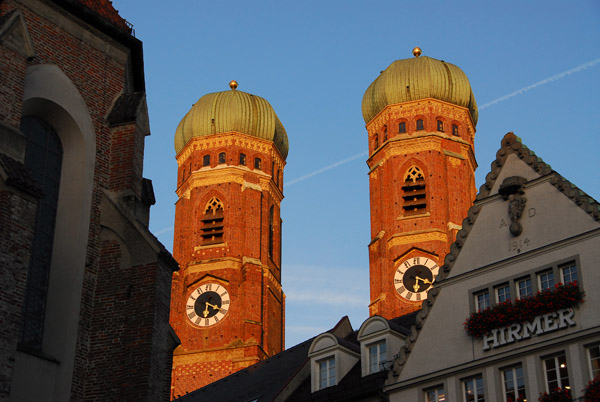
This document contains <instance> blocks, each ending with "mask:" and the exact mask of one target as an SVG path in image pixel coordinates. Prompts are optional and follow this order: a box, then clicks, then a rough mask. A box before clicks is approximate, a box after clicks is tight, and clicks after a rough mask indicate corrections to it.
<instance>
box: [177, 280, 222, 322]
mask: <svg viewBox="0 0 600 402" xmlns="http://www.w3.org/2000/svg"><path fill="white" fill-rule="evenodd" d="M229 303H230V300H229V293H228V292H227V289H225V288H224V287H223V286H222V285H219V284H218V283H203V284H202V285H200V286H198V287H197V288H196V289H195V290H194V291H193V292H192V294H190V297H188V300H187V303H186V305H185V313H186V315H187V317H188V319H189V320H190V322H191V323H192V324H194V325H197V326H199V327H208V326H210V325H215V324H216V323H218V322H219V321H221V320H222V319H223V318H225V316H226V315H227V310H229Z"/></svg>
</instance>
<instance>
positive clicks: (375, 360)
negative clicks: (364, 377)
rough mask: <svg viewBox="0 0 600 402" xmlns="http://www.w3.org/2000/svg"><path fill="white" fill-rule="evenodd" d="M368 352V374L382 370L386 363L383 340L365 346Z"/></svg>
mask: <svg viewBox="0 0 600 402" xmlns="http://www.w3.org/2000/svg"><path fill="white" fill-rule="evenodd" d="M367 349H368V352H369V374H372V373H377V372H379V371H381V370H384V369H385V368H386V367H385V366H386V363H387V352H386V343H385V340H383V341H380V342H377V343H374V344H371V345H369V346H367Z"/></svg>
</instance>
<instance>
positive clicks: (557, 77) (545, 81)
mask: <svg viewBox="0 0 600 402" xmlns="http://www.w3.org/2000/svg"><path fill="white" fill-rule="evenodd" d="M598 63H600V58H598V59H594V60H591V61H588V62H587V63H583V64H581V65H579V66H577V67H574V68H572V69H570V70H567V71H564V72H562V73H559V74H556V75H553V76H552V77H548V78H546V79H543V80H541V81H538V82H536V83H535V84H532V85H528V86H526V87H524V88H521V89H518V90H516V91H514V92H511V93H509V94H508V95H504V96H501V97H499V98H496V99H494V100H492V101H490V102H488V103H484V104H483V105H481V106H479V107H478V109H479V110H483V109H486V108H488V107H490V106H493V105H495V104H497V103H500V102H503V101H505V100H507V99H510V98H512V97H514V96H517V95H520V94H522V93H525V92H527V91H529V90H531V89H534V88H536V87H539V86H540V85H544V84H548V83H550V82H553V81H557V80H560V79H561V78H564V77H566V76H568V75H571V74H574V73H578V72H580V71H583V70H585V69H587V68H590V67H593V66H595V65H596V64H598ZM366 155H368V153H367V152H362V153H360V154H356V155H354V156H351V157H349V158H346V159H343V160H341V161H339V162H335V163H332V164H331V165H327V166H325V167H322V168H320V169H317V170H315V171H314V172H311V173H308V174H306V175H304V176H301V177H298V178H297V179H294V180H291V181H290V182H288V183H287V184H285V185H284V187H287V186H290V185H292V184H296V183H298V182H301V181H304V180H306V179H309V178H311V177H313V176H315V175H318V174H321V173H323V172H326V171H327V170H329V169H333V168H336V167H338V166H341V165H343V164H345V163H348V162H351V161H353V160H355V159H358V158H360V157H361V156H366Z"/></svg>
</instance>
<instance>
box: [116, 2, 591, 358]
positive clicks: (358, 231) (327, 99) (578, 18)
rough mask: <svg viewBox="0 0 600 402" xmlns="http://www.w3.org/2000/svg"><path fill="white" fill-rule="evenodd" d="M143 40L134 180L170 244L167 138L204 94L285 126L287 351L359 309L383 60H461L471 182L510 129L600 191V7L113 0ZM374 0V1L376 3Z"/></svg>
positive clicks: (358, 318) (171, 157)
mask: <svg viewBox="0 0 600 402" xmlns="http://www.w3.org/2000/svg"><path fill="white" fill-rule="evenodd" d="M113 3H114V6H115V7H116V8H117V9H118V10H119V12H120V14H121V15H122V16H123V17H124V18H126V19H127V20H128V21H130V22H131V23H133V25H134V29H135V33H136V36H137V37H138V38H139V39H141V40H142V41H143V43H144V58H145V74H146V90H147V99H148V107H149V112H150V127H151V131H152V135H151V136H150V137H148V138H147V139H146V154H145V166H144V176H145V177H147V178H150V179H152V181H153V184H154V191H155V195H156V199H157V204H156V205H155V206H154V207H153V208H152V210H151V224H150V228H151V230H152V231H153V233H155V234H156V235H157V236H158V237H159V239H160V240H161V241H162V242H163V244H165V245H166V246H167V248H169V249H171V247H172V243H173V231H172V226H173V220H174V203H175V201H176V196H175V184H176V183H175V182H176V171H177V164H176V161H175V150H174V146H173V135H174V133H175V129H176V127H177V124H178V123H179V121H180V120H181V118H182V117H183V116H184V115H185V113H187V111H188V110H189V109H190V108H191V106H192V104H193V103H195V102H196V101H197V100H198V99H199V98H200V97H201V96H203V95H205V94H207V93H210V92H217V91H224V90H228V89H229V88H228V83H229V81H230V80H233V79H234V80H237V81H238V83H239V90H241V91H245V92H249V93H252V94H255V95H259V96H261V97H263V98H265V99H267V100H268V101H269V102H270V103H271V105H272V106H273V108H274V109H275V111H276V113H277V115H278V116H279V118H280V120H281V121H282V123H283V125H284V126H285V128H286V130H287V133H288V137H289V141H290V152H289V156H288V159H287V166H286V168H285V182H286V183H287V184H286V186H285V190H284V194H285V199H284V201H283V203H282V217H283V287H284V291H285V293H286V295H287V301H286V303H287V305H286V307H287V308H286V344H287V346H288V347H289V346H293V345H295V344H297V343H298V342H300V341H302V340H304V339H306V338H308V337H311V336H314V335H317V334H318V333H320V332H322V331H324V330H327V329H329V328H330V327H332V326H333V325H334V324H335V323H336V322H337V321H338V320H339V319H340V318H341V317H342V316H344V315H348V316H349V317H350V320H351V322H352V324H353V325H354V327H355V328H358V327H359V326H360V324H361V323H362V322H363V321H364V319H366V318H367V316H368V309H367V306H368V303H369V278H368V255H367V244H368V243H369V241H370V229H369V198H368V191H369V189H368V178H367V166H366V163H365V160H366V150H367V137H366V130H365V122H364V121H363V119H362V114H361V101H362V96H363V94H364V92H365V90H366V89H367V87H368V86H369V84H370V83H371V82H372V81H373V80H374V79H375V78H376V77H377V76H378V74H379V72H380V71H381V70H383V69H385V68H386V67H387V66H388V65H389V64H391V63H392V62H393V61H394V60H397V59H403V58H409V57H412V55H411V50H412V48H413V47H415V46H420V47H421V48H422V49H423V55H426V56H429V57H433V58H437V59H441V60H445V61H447V62H450V63H452V64H455V65H457V66H459V67H460V68H461V69H462V70H463V71H464V72H465V73H466V74H467V76H468V77H469V80H470V82H471V86H472V88H473V92H474V94H475V98H476V100H477V103H478V104H479V107H480V113H479V123H478V125H477V133H476V135H475V153H476V157H477V161H478V163H479V168H478V169H477V172H476V180H477V185H478V187H479V186H480V185H481V184H482V183H483V182H484V179H485V175H486V174H487V173H488V172H489V170H490V163H491V162H492V161H493V159H494V158H495V153H496V151H497V150H498V148H499V147H500V140H501V138H502V137H503V135H504V134H505V133H507V132H509V131H514V132H515V134H517V135H518V136H519V137H521V138H522V140H523V143H524V144H526V145H527V146H528V147H529V148H531V149H532V150H534V151H535V152H536V154H538V155H539V156H540V157H542V158H543V159H544V160H545V162H547V163H549V164H550V165H551V166H552V167H553V168H554V169H555V170H556V171H558V172H559V173H561V174H562V175H563V176H564V177H566V178H567V179H569V180H571V181H572V182H574V183H575V184H577V185H578V186H579V187H580V188H581V189H582V190H584V191H585V192H587V193H588V194H589V195H591V196H593V197H594V198H596V199H600V174H599V173H598V168H597V164H598V161H599V158H598V152H599V151H598V149H599V148H600V128H599V127H600V123H599V121H598V120H599V117H600V113H598V109H599V107H600V101H599V100H598V96H599V95H600V3H598V2H597V1H592V0H590V1H576V2H559V1H543V2H542V1H527V2H524V1H504V2H493V3H492V2H484V1H478V2H476V1H453V2H442V1H416V0H413V1H398V0H395V1H388V0H381V1H378V2H367V1H357V0H349V1H341V0H337V1H326V0H321V1H312V0H309V1H295V2H292V1H205V0H179V1H176V2H170V3H168V6H167V3H165V2H164V1H157V0H144V1H142V0H114V1H113ZM375 4H376V6H374V5H375Z"/></svg>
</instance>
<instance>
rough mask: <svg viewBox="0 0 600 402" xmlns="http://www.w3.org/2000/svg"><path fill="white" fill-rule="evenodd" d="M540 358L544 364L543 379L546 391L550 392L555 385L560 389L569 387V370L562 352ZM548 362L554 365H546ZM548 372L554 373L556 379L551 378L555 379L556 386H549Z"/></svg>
mask: <svg viewBox="0 0 600 402" xmlns="http://www.w3.org/2000/svg"><path fill="white" fill-rule="evenodd" d="M542 360H543V362H542V363H543V366H544V380H545V383H546V392H551V391H553V390H554V389H555V388H556V387H559V388H561V389H571V382H570V381H569V371H568V365H567V356H566V355H565V354H564V353H561V354H558V355H554V356H550V357H545V358H543V359H542ZM550 362H552V363H553V365H554V367H551V368H549V367H548V364H549V363H550ZM549 372H554V374H555V375H556V380H553V381H556V387H555V386H552V387H550V382H549V380H548V373H549Z"/></svg>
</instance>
